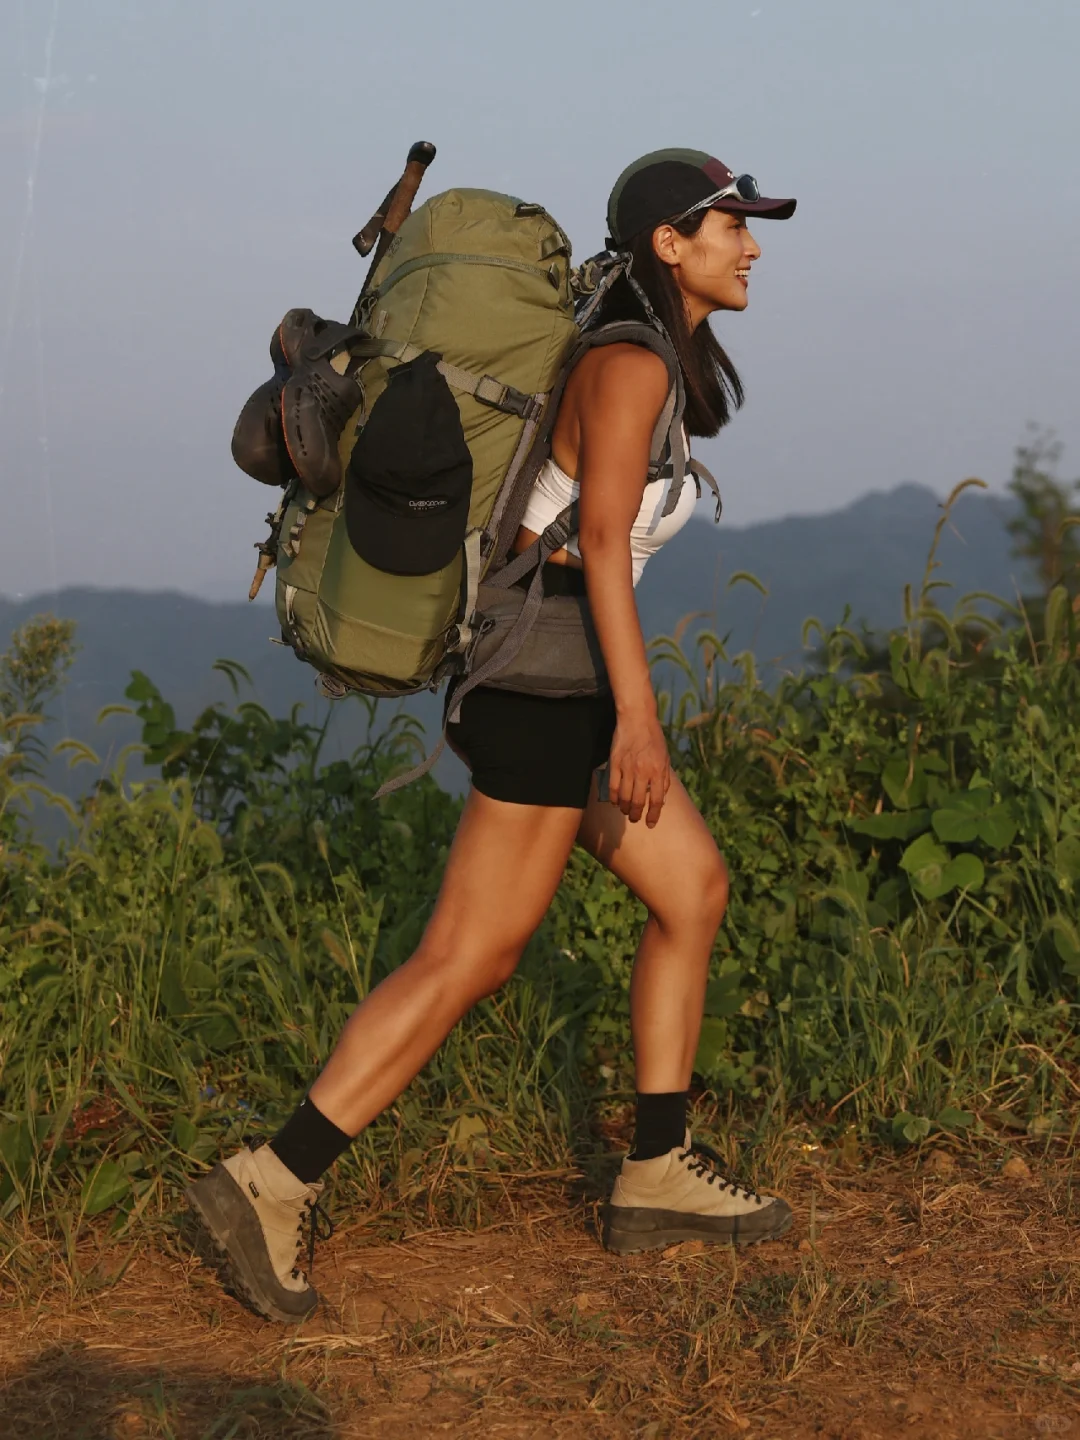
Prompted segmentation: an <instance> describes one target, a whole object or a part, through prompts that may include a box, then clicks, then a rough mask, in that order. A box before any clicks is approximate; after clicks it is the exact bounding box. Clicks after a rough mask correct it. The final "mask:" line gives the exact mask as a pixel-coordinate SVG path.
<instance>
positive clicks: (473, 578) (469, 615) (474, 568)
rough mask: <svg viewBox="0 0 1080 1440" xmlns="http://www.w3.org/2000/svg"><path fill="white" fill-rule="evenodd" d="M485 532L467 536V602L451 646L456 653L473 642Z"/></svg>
mask: <svg viewBox="0 0 1080 1440" xmlns="http://www.w3.org/2000/svg"><path fill="white" fill-rule="evenodd" d="M483 533H484V532H483V531H482V530H480V529H476V530H470V531H469V533H468V534H467V535H466V536H465V556H464V561H463V563H464V566H465V603H464V605H463V606H462V618H461V622H460V623H459V625H458V627H457V628H458V638H457V643H456V644H455V645H454V646H452V647H451V653H452V654H455V655H461V654H464V653H465V651H466V650H467V649H468V648H469V646H470V645H471V644H472V637H473V630H472V627H473V622H474V620H475V619H476V597H477V595H478V594H479V591H480V539H481V536H482V535H483Z"/></svg>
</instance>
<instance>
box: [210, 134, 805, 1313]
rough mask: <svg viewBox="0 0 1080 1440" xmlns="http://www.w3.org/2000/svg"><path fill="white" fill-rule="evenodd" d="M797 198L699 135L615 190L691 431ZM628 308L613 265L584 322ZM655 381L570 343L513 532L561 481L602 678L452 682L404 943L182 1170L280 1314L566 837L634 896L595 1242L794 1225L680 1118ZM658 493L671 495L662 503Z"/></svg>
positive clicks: (722, 373) (723, 397)
mask: <svg viewBox="0 0 1080 1440" xmlns="http://www.w3.org/2000/svg"><path fill="white" fill-rule="evenodd" d="M794 209H795V201H794V200H770V199H766V198H764V197H762V196H761V195H760V193H759V190H758V186H757V183H756V182H755V181H754V180H753V179H752V178H751V177H750V176H747V175H743V176H739V177H738V178H736V176H735V175H734V174H733V173H732V172H731V171H730V170H729V169H728V168H727V167H726V166H724V165H722V164H721V163H720V162H719V161H718V160H715V159H712V158H711V157H710V156H708V155H706V154H704V153H702V152H700V151H692V150H666V151H657V152H654V153H652V154H650V155H646V156H644V157H643V158H642V159H640V160H638V161H636V162H635V163H634V164H633V165H631V166H629V167H628V169H626V170H625V171H624V172H623V174H622V175H621V176H620V178H619V180H618V182H617V183H616V185H615V188H614V190H613V191H612V194H611V197H610V200H609V202H608V217H607V218H608V229H609V231H610V238H609V245H610V246H611V247H612V248H615V249H618V250H620V251H628V252H629V253H630V255H631V256H632V268H631V274H632V276H633V278H634V280H635V281H636V283H637V286H639V287H640V289H641V291H643V292H644V294H645V296H646V297H647V299H648V303H649V305H650V306H651V309H652V312H653V317H652V318H653V319H656V318H658V319H659V321H660V322H661V323H662V324H663V327H664V329H665V330H666V332H667V336H668V338H669V340H670V342H671V344H672V346H673V347H674V351H675V355H676V357H677V360H678V364H679V367H680V370H681V372H682V378H683V384H684V389H685V395H686V409H685V426H686V430H687V431H688V432H689V434H690V435H698V436H711V435H715V434H716V433H717V432H718V431H719V430H720V428H721V427H722V426H723V425H725V424H726V423H727V421H728V420H729V418H730V416H731V412H732V409H733V408H735V407H737V406H738V405H739V404H741V402H742V394H743V392H742V386H741V383H740V381H739V377H738V374H737V373H736V371H735V368H734V366H733V365H732V363H731V361H730V360H729V359H728V357H727V355H726V354H725V352H724V350H723V349H722V348H721V347H720V345H719V343H718V342H717V340H716V338H715V337H714V335H713V333H712V331H711V329H710V327H709V325H708V318H709V316H710V315H712V314H713V313H714V312H716V311H720V310H732V311H740V310H745V309H746V306H747V303H748V285H749V280H750V273H751V267H752V266H753V264H754V262H755V261H756V260H757V259H758V257H759V256H760V253H761V252H760V249H759V248H758V245H757V243H756V241H755V240H754V238H753V236H752V235H751V232H750V230H749V228H748V220H750V219H752V218H754V217H760V218H773V219H787V218H788V217H789V216H790V215H791V214H792V212H793V211H794ZM645 314H646V310H645V307H644V305H643V304H642V302H641V298H640V294H639V293H638V292H637V291H636V290H635V288H634V287H633V286H632V285H631V284H630V283H629V282H628V281H627V280H626V279H625V278H622V279H620V280H618V281H616V283H615V284H614V286H613V287H612V289H611V290H610V292H609V293H608V295H607V296H606V297H605V298H604V300H603V301H602V307H601V313H600V315H599V317H598V323H601V324H602V323H605V322H607V321H609V320H616V319H620V320H621V319H635V320H641V319H642V318H644V317H645ZM668 393H669V375H668V369H667V366H666V365H665V363H664V361H663V360H662V359H661V358H660V356H659V355H657V354H655V353H653V351H652V350H650V349H647V348H645V347H644V346H643V345H637V344H626V343H612V344H606V345H602V346H597V347H596V348H594V349H591V350H589V351H588V352H587V353H586V354H585V355H584V357H583V358H582V359H581V361H580V362H579V364H578V365H577V366H576V368H575V369H574V370H573V372H572V373H571V375H570V378H569V381H568V384H567V387H566V391H565V393H564V396H563V399H562V402H561V405H560V408H559V413H558V417H557V423H556V426H555V430H554V435H553V440H552V453H551V457H550V459H549V460H548V461H547V462H546V464H545V466H544V468H543V470H542V471H541V472H540V475H539V476H538V478H537V481H536V484H535V486H534V488H533V490H532V493H531V495H530V499H529V504H528V508H527V510H526V512H525V516H524V522H523V525H522V529H521V531H520V533H519V536H518V542H517V546H516V548H517V550H518V551H520V550H523V549H525V548H526V547H528V546H529V545H531V544H532V543H533V542H534V541H535V540H536V539H537V537H538V535H540V533H541V532H543V530H544V529H545V527H546V526H547V525H548V524H549V523H550V522H551V521H552V520H553V519H554V518H555V517H556V516H557V515H558V514H559V513H560V512H561V511H562V510H563V508H564V507H565V506H566V505H568V504H569V503H570V502H571V501H572V500H574V499H575V498H576V499H577V500H578V503H579V519H578V532H577V535H576V536H575V537H573V538H572V539H571V540H569V541H568V543H567V545H566V547H565V548H564V549H563V550H561V551H559V552H558V553H556V554H555V555H554V556H552V558H551V560H550V561H549V562H548V564H547V566H546V567H545V570H544V589H545V593H546V594H574V595H585V596H586V597H587V600H588V605H589V608H590V611H591V614H592V619H593V622H594V625H595V629H596V633H597V636H598V638H599V641H600V646H601V649H602V652H603V658H604V662H605V665H606V669H607V675H608V681H609V685H610V693H609V694H606V695H600V696H584V697H577V698H571V699H548V698H541V697H538V696H533V695H525V694H517V693H513V692H510V691H506V690H496V689H488V688H483V687H480V688H477V689H474V690H473V691H472V692H471V693H470V694H468V695H466V696H464V698H463V700H462V704H461V713H460V717H459V722H458V723H457V724H452V725H450V726H448V737H449V739H450V742H451V744H452V745H453V747H454V749H455V750H456V752H457V753H458V754H459V755H460V756H461V757H462V759H463V760H464V761H465V763H466V764H467V765H468V766H469V769H470V771H471V780H472V783H471V788H470V791H469V794H468V797H467V799H466V801H465V805H464V809H463V811H462V815H461V820H460V823H459V825H458V829H457V834H456V836H455V839H454V842H453V846H452V848H451V851H450V855H449V858H448V860H447V864H446V871H445V874H444V876H443V880H442V885H441V888H440V891H439V895H438V898H437V900H436V903H435V907H434V911H433V913H432V915H431V918H430V920H429V922H428V924H427V928H426V929H425V931H424V935H423V938H422V939H421V941H420V944H419V946H418V947H417V949H416V951H415V952H414V954H413V955H412V956H411V957H410V958H409V959H408V960H407V961H406V962H405V963H404V964H403V965H402V966H400V967H399V968H398V969H397V970H395V971H394V972H393V973H392V974H391V975H388V976H387V977H386V979H384V980H383V981H382V982H381V984H379V985H378V986H376V988H375V989H374V990H372V991H371V993H370V994H369V995H368V996H367V997H366V998H365V999H364V1001H363V1002H362V1003H361V1004H360V1005H359V1006H358V1007H357V1009H356V1010H355V1011H354V1012H353V1014H352V1015H351V1016H350V1018H349V1020H348V1023H347V1024H346V1026H345V1029H344V1031H343V1032H342V1035H341V1038H340V1039H339V1040H338V1043H337V1046H336V1047H335V1049H334V1051H333V1053H332V1054H331V1056H330V1058H329V1060H328V1061H327V1063H326V1065H325V1067H324V1068H323V1070H322V1071H321V1073H320V1074H319V1075H318V1077H317V1078H316V1080H315V1082H314V1084H313V1085H312V1086H311V1089H310V1091H309V1093H308V1095H307V1096H306V1098H305V1099H304V1100H303V1101H302V1102H301V1103H300V1105H299V1106H298V1108H297V1109H296V1111H295V1112H294V1113H293V1115H292V1116H291V1117H290V1118H289V1119H288V1120H287V1121H286V1123H285V1124H284V1126H283V1127H282V1128H281V1130H279V1131H278V1133H277V1134H276V1135H275V1136H274V1137H273V1138H272V1139H271V1140H270V1141H269V1142H268V1143H265V1144H260V1145H258V1146H257V1147H256V1148H246V1147H245V1148H243V1149H241V1150H239V1151H237V1152H236V1153H235V1154H233V1155H231V1156H230V1157H229V1158H228V1159H226V1160H225V1161H223V1162H221V1163H219V1164H217V1165H215V1166H214V1168H213V1169H212V1170H211V1171H210V1173H209V1174H207V1175H205V1176H203V1177H202V1178H200V1179H198V1180H195V1181H194V1182H193V1183H192V1184H191V1185H190V1186H189V1187H188V1192H187V1193H188V1197H189V1199H190V1201H191V1203H192V1206H193V1208H194V1211H195V1214H196V1217H197V1219H198V1221H199V1223H200V1224H201V1226H202V1228H203V1229H204V1230H205V1231H206V1232H207V1234H208V1235H209V1238H210V1239H211V1240H212V1241H213V1242H214V1244H215V1245H216V1246H217V1248H218V1250H219V1251H222V1252H224V1256H225V1259H226V1262H227V1267H228V1271H229V1274H230V1279H231V1281H232V1282H233V1283H234V1284H235V1286H236V1288H237V1289H238V1290H239V1291H240V1292H241V1293H242V1294H243V1295H244V1296H245V1297H246V1298H247V1299H248V1300H249V1301H250V1303H251V1304H252V1305H253V1306H254V1308H255V1309H256V1310H257V1311H259V1312H260V1313H261V1314H263V1315H265V1316H267V1317H269V1318H271V1319H275V1320H299V1319H301V1318H303V1317H304V1316H305V1315H307V1314H309V1313H310V1312H311V1311H312V1310H313V1309H314V1307H315V1306H316V1304H317V1303H318V1295H317V1293H316V1291H315V1289H314V1287H313V1286H312V1285H311V1284H310V1283H309V1281H308V1279H307V1276H306V1275H305V1274H304V1273H303V1272H302V1271H301V1269H300V1268H299V1253H300V1247H301V1243H302V1237H303V1231H304V1228H305V1224H306V1223H311V1224H312V1225H314V1220H315V1217H314V1213H313V1212H314V1209H315V1206H316V1204H317V1202H318V1199H319V1196H320V1195H321V1193H322V1189H323V1185H322V1181H321V1176H322V1175H323V1174H324V1173H325V1172H326V1170H327V1169H328V1168H329V1167H330V1166H331V1165H332V1164H333V1163H334V1161H335V1160H336V1159H337V1158H338V1156H339V1155H341V1154H342V1152H343V1151H345V1150H346V1149H347V1148H348V1147H349V1145H351V1144H352V1142H353V1140H354V1139H355V1138H356V1136H357V1135H358V1134H359V1133H360V1131H361V1130H363V1129H364V1127H365V1126H367V1125H370V1124H371V1122H372V1121H373V1120H374V1119H375V1118H376V1116H378V1115H379V1114H380V1113H381V1112H382V1111H383V1110H385V1109H386V1108H387V1107H388V1106H389V1105H391V1104H392V1103H393V1102H394V1101H395V1100H396V1099H397V1097H398V1096H399V1095H400V1094H401V1092H402V1091H403V1090H404V1089H405V1088H406V1086H408V1084H409V1083H410V1081H411V1080H412V1079H413V1078H414V1076H416V1074H417V1073H418V1072H419V1071H420V1070H421V1069H422V1067H423V1066H424V1065H425V1064H426V1063H427V1062H428V1060H429V1059H430V1058H431V1057H432V1055H433V1054H434V1053H435V1052H436V1050H437V1049H438V1048H439V1046H440V1045H441V1044H442V1042H443V1041H444V1040H445V1039H446V1037H447V1035H448V1034H449V1033H450V1031H451V1030H452V1029H453V1027H454V1025H455V1024H456V1023H457V1022H458V1021H459V1020H460V1019H461V1018H462V1016H463V1015H464V1014H465V1013H466V1012H467V1011H468V1010H469V1009H471V1007H472V1006H473V1005H475V1004H476V1003H477V1002H478V1001H479V1000H480V999H482V998H483V997H484V996H487V995H490V994H492V993H493V992H494V991H496V990H498V988H499V987H500V986H501V985H503V984H505V982H506V981H507V980H508V979H509V978H510V976H511V975H512V974H513V972H514V969H515V967H516V965H517V963H518V960H519V958H520V956H521V954H522V951H523V950H524V948H525V945H526V943H527V942H528V940H529V938H530V936H531V935H532V934H533V932H534V930H535V929H536V927H537V926H538V925H539V923H540V921H541V920H542V918H543V916H544V913H545V911H546V910H547V908H548V905H549V904H550V902H551V899H552V897H553V895H554V893H555V890H556V887H557V886H558V884H559V881H560V879H561V877H562V874H563V870H564V867H565V865H566V862H567V859H568V857H569V854H570V851H571V848H572V847H573V846H574V845H575V844H578V845H581V846H583V847H584V848H585V849H586V850H587V851H588V852H589V853H590V854H591V855H593V856H595V857H596V859H597V860H599V861H600V862H601V863H602V864H603V865H605V866H606V867H607V868H608V869H609V870H610V871H611V872H612V874H614V875H616V876H618V878H619V879H620V880H622V881H623V883H624V884H625V885H626V886H627V887H628V888H629V890H630V891H631V892H632V893H633V894H634V895H635V896H636V897H637V898H638V899H639V900H640V901H641V902H642V903H643V904H644V905H645V907H646V909H647V911H648V918H647V920H646V923H645V927H644V930H643V932H642V936H641V941H640V944H639V946H638V949H637V954H636V957H635V961H634V968H633V976H632V980H631V987H630V1026H631V1034H632V1038H633V1046H634V1065H635V1083H636V1090H637V1109H636V1121H635V1132H634V1148H633V1150H632V1151H631V1153H630V1155H629V1156H628V1157H627V1158H626V1159H625V1160H624V1161H623V1163H622V1170H621V1173H620V1174H619V1176H618V1178H617V1179H616V1181H615V1186H614V1190H613V1193H612V1196H611V1201H610V1204H609V1206H608V1209H607V1213H606V1219H605V1227H604V1243H605V1244H606V1245H607V1246H608V1248H610V1249H612V1250H615V1251H616V1252H618V1253H620V1254H627V1253H630V1252H633V1251H636V1250H645V1249H652V1248H656V1247H658V1246H662V1245H666V1244H669V1243H671V1242H672V1241H676V1240H688V1239H693V1238H699V1239H702V1240H706V1241H717V1242H735V1243H752V1242H754V1241H758V1240H763V1239H766V1238H770V1237H774V1236H777V1235H779V1234H781V1233H782V1232H783V1231H785V1230H786V1229H787V1227H788V1226H789V1225H790V1223H791V1209H790V1207H789V1206H788V1205H787V1203H786V1202H785V1201H784V1200H782V1199H779V1198H776V1197H772V1196H763V1195H758V1194H756V1193H755V1192H753V1191H752V1190H749V1189H747V1188H745V1187H743V1186H742V1185H739V1184H736V1183H734V1182H733V1181H731V1180H730V1179H728V1178H726V1177H725V1176H724V1174H723V1173H722V1171H721V1169H720V1168H719V1157H718V1156H716V1155H715V1154H714V1152H712V1151H711V1150H709V1148H708V1147H707V1146H704V1145H701V1144H700V1143H699V1142H696V1141H693V1140H691V1137H690V1132H689V1130H688V1129H687V1091H688V1087H689V1084H690V1079H691V1071H692V1067H693V1062H694V1056H695V1053H696V1051H697V1044H698V1035H699V1031H700V1027H701V1020H702V1013H703V1007H704V999H705V987H706V982H707V978H708V968H709V959H710V956H711V954H712V949H713V944H714V941H715V938H716V934H717V930H718V928H719V926H720V922H721V920H722V918H723V915H724V909H725V906H726V903H727V895H728V880H727V871H726V869H725V866H724V861H723V858H722V856H721V854H720V851H719V850H718V848H717V845H716V842H715V841H714V839H713V837H712V835H711V834H710V833H709V830H708V828H707V826H706V824H705V822H704V820H703V819H702V817H701V815H700V814H699V813H698V811H697V810H696V808H695V807H694V805H693V803H692V802H691V800H690V798H689V796H688V795H687V793H686V791H685V789H684V788H683V786H682V785H681V784H680V782H679V780H678V778H677V777H676V776H674V775H672V773H671V769H670V766H669V761H668V749H667V743H666V740H665V737H664V732H663V730H662V728H661V726H660V722H659V720H658V717H657V711H656V703H655V698H654V694H653V689H652V684H651V678H650V673H649V666H648V661H647V658H646V648H645V642H644V639H643V637H642V633H641V626H640V623H639V620H638V614H637V609H636V606H635V602H634V586H635V585H636V584H637V581H638V580H639V579H640V578H641V573H642V570H643V568H644V566H645V562H646V560H647V559H648V557H649V556H650V555H651V554H653V553H655V552H656V551H657V550H658V549H659V548H660V546H661V545H663V544H665V543H666V542H667V541H668V540H670V539H671V538H672V537H673V536H674V535H675V534H676V533H677V531H679V530H680V529H681V528H682V527H683V525H685V523H686V522H687V520H688V519H689V518H690V514H691V511H692V510H693V506H694V503H695V501H696V498H697V497H696V494H695V489H694V487H693V486H691V485H689V484H686V485H683V486H682V488H681V490H679V488H678V484H677V480H678V478H679V477H672V476H671V475H668V476H666V477H665V474H664V472H661V474H660V475H659V476H658V477H657V478H655V479H651V480H650V478H649V456H650V444H651V441H652V437H653V431H654V428H655V427H656V424H657V422H658V420H659V418H660V415H661V412H662V411H663V409H664V406H665V402H666V401H667V398H668ZM668 469H669V471H670V469H671V467H670V466H669V467H668ZM669 496H672V497H674V503H672V504H666V503H665V502H666V501H667V500H668V499H669ZM605 765H606V786H605V784H604V776H605V771H604V767H605ZM605 792H606V793H605Z"/></svg>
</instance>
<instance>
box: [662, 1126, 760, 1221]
mask: <svg viewBox="0 0 1080 1440" xmlns="http://www.w3.org/2000/svg"><path fill="white" fill-rule="evenodd" d="M695 1156H696V1157H699V1158H697V1159H693V1160H692V1157H695ZM679 1159H680V1160H685V1161H691V1160H692V1163H691V1164H690V1165H689V1166H688V1168H689V1170H690V1172H691V1173H692V1174H694V1175H698V1176H701V1177H702V1178H705V1179H706V1183H707V1184H709V1185H716V1184H719V1186H720V1189H721V1190H730V1191H731V1193H732V1194H733V1195H738V1194H739V1192H740V1191H742V1194H743V1198H744V1199H746V1200H756V1201H757V1202H758V1204H759V1205H760V1204H761V1196H760V1195H759V1194H758V1193H757V1191H756V1190H752V1189H751V1188H750V1186H748V1185H745V1184H743V1182H742V1181H741V1180H734V1179H730V1178H729V1177H727V1176H725V1175H724V1174H723V1167H724V1160H723V1156H721V1155H718V1154H717V1152H716V1151H715V1150H714V1149H713V1148H712V1146H711V1145H706V1144H705V1143H704V1142H703V1141H701V1140H691V1142H690V1148H689V1149H688V1150H682V1151H680V1152H679Z"/></svg>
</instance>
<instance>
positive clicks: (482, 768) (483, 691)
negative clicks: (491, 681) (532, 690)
mask: <svg viewBox="0 0 1080 1440" xmlns="http://www.w3.org/2000/svg"><path fill="white" fill-rule="evenodd" d="M564 571H566V572H567V573H565V574H564V573H563V572H564ZM549 576H550V579H549ZM544 581H545V584H544V590H545V593H547V594H549V595H550V594H553V593H561V594H583V593H584V588H585V586H584V577H583V576H582V575H581V572H580V570H571V569H570V568H569V567H568V566H557V567H552V566H549V567H548V570H547V571H546V572H545V575H544ZM446 733H447V736H448V737H449V739H450V740H451V741H452V742H453V745H454V747H455V749H457V750H459V751H460V752H461V753H462V754H463V755H464V756H465V757H466V761H467V763H468V766H469V769H470V770H471V771H472V783H473V787H474V789H476V790H479V791H480V793H481V794H482V795H488V796H490V797H491V799H492V800H508V801H510V802H511V803H512V804H515V805H558V806H566V807H570V808H573V809H577V810H584V808H585V806H586V805H587V804H588V801H589V789H590V786H591V784H592V776H593V771H594V770H596V769H597V767H598V766H600V765H606V764H607V760H608V755H609V754H610V753H611V741H612V737H613V736H614V734H615V701H614V699H613V698H612V697H611V695H610V694H609V695H582V696H574V697H573V698H571V699H567V700H549V699H547V698H546V697H544V696H541V695H519V694H517V693H516V692H514V691H512V690H494V689H490V688H489V687H487V686H483V685H481V686H480V687H479V688H478V689H476V690H473V691H472V692H471V693H470V694H468V695H466V697H465V699H464V700H463V701H462V702H461V720H460V722H459V723H458V724H457V725H448V726H447V727H446Z"/></svg>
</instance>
